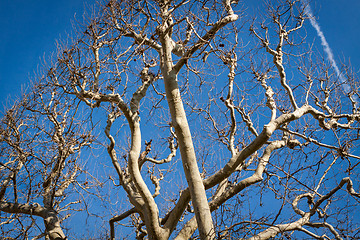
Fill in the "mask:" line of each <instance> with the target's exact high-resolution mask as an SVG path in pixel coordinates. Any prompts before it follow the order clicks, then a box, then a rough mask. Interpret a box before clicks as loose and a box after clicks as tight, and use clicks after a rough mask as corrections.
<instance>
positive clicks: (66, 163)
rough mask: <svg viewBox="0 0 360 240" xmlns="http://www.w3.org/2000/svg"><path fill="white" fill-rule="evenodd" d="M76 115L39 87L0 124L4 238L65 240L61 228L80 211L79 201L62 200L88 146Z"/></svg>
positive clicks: (58, 97)
mask: <svg viewBox="0 0 360 240" xmlns="http://www.w3.org/2000/svg"><path fill="white" fill-rule="evenodd" d="M73 104H74V105H73ZM77 111H79V104H78V103H76V101H73V100H71V99H67V98H66V96H61V93H60V92H58V91H57V90H56V89H50V88H49V87H48V86H46V85H43V84H39V85H36V86H34V89H33V91H32V92H31V93H28V94H27V95H26V96H24V97H23V99H22V100H21V101H18V102H17V103H15V104H14V106H13V107H12V108H11V109H9V110H8V111H7V112H6V114H5V116H4V118H3V120H2V122H1V148H2V151H1V181H2V182H1V183H2V185H1V195H0V198H1V199H0V200H1V201H0V210H1V211H2V214H1V218H2V222H1V227H2V230H3V233H2V235H3V236H13V237H14V239H20V238H22V239H27V238H28V237H34V239H39V238H41V237H44V236H47V237H49V238H50V239H65V234H64V232H63V230H62V228H61V226H60V224H61V222H62V220H63V219H64V218H67V217H69V216H70V214H71V211H70V210H71V209H73V208H78V207H77V206H79V205H80V206H81V204H80V203H81V198H80V197H79V196H78V197H77V198H74V199H73V201H71V202H70V201H69V199H67V198H68V197H69V196H68V192H69V191H68V188H70V186H71V185H73V184H77V185H79V184H80V183H79V182H78V181H77V178H78V176H79V173H80V172H81V170H82V166H81V165H80V164H79V163H78V162H77V160H78V159H79V157H80V155H79V154H80V149H82V148H83V147H84V146H87V145H89V144H90V143H91V141H92V137H91V132H90V131H85V129H86V128H85V125H82V124H83V123H82V122H81V121H82V120H79V119H80V118H77V116H78V113H77ZM82 187H83V186H82ZM39 217H40V218H42V219H43V222H44V225H45V230H41V231H38V230H36V229H37V228H38V229H43V227H41V225H40V224H41V223H39V220H38V219H37V218H39ZM6 229H11V231H9V232H6ZM34 229H35V230H34ZM39 232H40V235H39V234H38V233H39Z"/></svg>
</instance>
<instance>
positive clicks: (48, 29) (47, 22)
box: [0, 0, 95, 109]
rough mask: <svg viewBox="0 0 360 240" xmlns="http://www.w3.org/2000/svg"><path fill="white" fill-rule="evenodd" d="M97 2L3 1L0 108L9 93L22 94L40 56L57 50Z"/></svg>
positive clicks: (0, 15)
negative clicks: (74, 25)
mask: <svg viewBox="0 0 360 240" xmlns="http://www.w3.org/2000/svg"><path fill="white" fill-rule="evenodd" d="M94 2H95V0H88V1H87V0H61V1H49V0H33V1H29V0H0V26H1V33H2V34H1V37H0V102H1V103H0V109H3V105H4V104H5V103H6V100H7V98H8V97H9V96H10V95H11V98H12V99H13V98H16V96H19V94H20V92H21V91H20V89H21V88H22V86H23V87H26V85H27V83H28V82H29V77H33V76H34V73H35V72H36V71H37V69H38V66H41V62H42V61H41V59H42V58H43V57H44V56H50V55H51V53H52V52H54V51H55V50H56V40H59V39H66V36H67V34H68V33H70V32H71V29H72V22H73V21H74V20H75V17H76V19H78V20H79V21H81V20H82V16H83V12H84V9H85V8H88V7H87V6H88V5H89V4H91V3H94ZM75 14H76V15H75Z"/></svg>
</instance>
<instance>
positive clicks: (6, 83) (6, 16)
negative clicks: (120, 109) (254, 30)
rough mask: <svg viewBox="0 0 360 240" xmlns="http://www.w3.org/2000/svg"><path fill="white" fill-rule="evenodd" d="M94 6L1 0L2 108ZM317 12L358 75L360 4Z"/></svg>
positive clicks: (347, 2)
mask: <svg viewBox="0 0 360 240" xmlns="http://www.w3.org/2000/svg"><path fill="white" fill-rule="evenodd" d="M252 1H254V0H252ZM256 1H259V2H260V1H261V0H256ZM94 2H95V0H60V1H49V0H33V1H29V0H0V26H1V34H0V109H3V105H4V104H5V103H6V100H7V98H9V96H10V98H11V99H14V98H16V96H18V95H19V93H20V92H21V88H22V87H26V86H27V83H28V82H29V77H33V76H34V73H35V72H36V71H37V69H38V67H39V66H40V65H41V59H42V58H43V57H44V56H50V55H51V53H52V52H54V51H55V50H56V44H55V42H56V40H57V39H65V38H66V35H67V33H70V32H71V29H72V21H74V19H75V17H76V19H78V20H80V21H81V20H82V15H83V12H84V9H85V8H88V5H89V4H92V3H94ZM245 5H246V1H245ZM312 8H313V12H314V14H315V15H316V16H317V20H318V23H319V24H320V26H321V30H322V31H323V32H324V35H325V37H326V39H327V41H328V43H329V45H330V47H331V49H332V50H333V53H334V55H335V57H336V60H337V61H339V60H348V59H351V62H352V65H353V67H354V68H355V70H359V69H360V44H359V39H360V14H359V9H360V1H359V0H343V1H339V0H315V1H314V2H313V4H312ZM309 33H310V34H314V33H315V32H314V31H309ZM316 41H319V39H316Z"/></svg>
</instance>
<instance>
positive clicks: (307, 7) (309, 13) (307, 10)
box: [302, 1, 358, 102]
mask: <svg viewBox="0 0 360 240" xmlns="http://www.w3.org/2000/svg"><path fill="white" fill-rule="evenodd" d="M302 2H303V5H304V6H305V13H306V15H307V16H308V17H309V19H310V24H311V26H313V27H314V28H315V30H316V33H317V35H318V36H319V38H320V40H321V45H322V46H323V48H324V51H325V53H326V55H327V58H328V60H329V61H330V64H331V66H332V67H333V69H334V70H335V73H336V75H337V76H338V77H339V79H340V82H341V83H342V86H343V89H344V91H345V92H346V93H349V92H350V91H351V89H350V86H349V85H348V84H346V83H345V82H346V78H345V77H344V75H343V74H342V73H341V72H340V69H339V67H338V66H337V64H336V61H335V58H334V54H333V52H332V50H331V48H330V46H329V43H328V42H327V41H326V38H325V35H324V32H323V31H321V28H320V25H319V24H318V22H317V21H316V19H315V18H314V15H313V12H312V10H311V7H310V5H309V4H306V3H305V1H302ZM357 102H358V101H357Z"/></svg>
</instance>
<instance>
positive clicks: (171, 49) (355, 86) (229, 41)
mask: <svg viewBox="0 0 360 240" xmlns="http://www.w3.org/2000/svg"><path fill="white" fill-rule="evenodd" d="M247 4H250V3H247V2H241V1H239V2H238V1H231V0H223V1H216V0H211V1H210V0H209V1H198V0H180V1H175V0H173V1H172V0H156V1H147V0H123V1H116V0H111V1H107V2H104V3H102V4H101V3H99V5H98V6H96V7H95V8H94V9H95V10H94V13H93V14H92V15H89V17H88V18H87V20H86V21H85V22H84V23H83V25H81V26H77V28H76V30H77V34H74V36H73V37H72V39H71V41H70V43H67V44H63V45H61V46H59V49H58V52H57V55H56V57H55V58H54V59H52V61H49V62H48V64H47V65H46V66H44V67H43V72H42V73H41V74H39V75H38V77H37V80H36V81H35V83H34V84H33V87H32V89H31V91H29V92H26V93H24V95H23V97H22V98H21V99H20V100H19V101H17V102H15V103H14V105H13V107H12V108H9V109H8V110H7V111H6V113H5V114H4V116H3V118H2V120H1V125H0V133H1V135H0V142H1V145H0V149H1V154H0V159H1V164H0V169H1V171H0V180H1V186H0V187H1V189H0V218H1V222H0V231H1V234H2V235H3V236H6V237H9V239H12V238H16V239H18V238H22V239H28V238H34V239H39V238H41V237H46V238H48V239H79V238H81V237H84V238H85V237H87V238H90V236H86V233H84V232H82V231H81V229H76V228H72V226H71V224H69V223H70V222H71V219H73V218H75V219H76V217H77V216H81V217H83V218H85V217H86V218H88V217H89V218H91V219H92V218H94V219H97V220H94V222H92V221H89V224H94V225H93V226H92V228H93V229H95V230H94V231H95V232H96V234H97V237H98V238H104V239H108V238H110V239H120V238H121V239H122V238H128V239H134V238H136V239H196V238H197V239H270V238H274V237H276V238H281V239H282V238H289V239H299V238H301V239H306V238H312V239H357V238H359V237H360V236H359V234H360V233H359V227H360V225H359V220H360V219H359V218H358V217H357V216H356V213H357V211H359V198H360V194H359V191H356V189H357V190H358V189H359V167H360V166H359V163H360V161H359V159H360V157H359V156H360V152H359V150H358V146H359V130H360V128H359V120H360V108H359V79H358V76H357V74H356V73H355V72H354V71H352V69H351V66H349V65H345V64H344V65H342V67H341V69H338V68H334V64H333V62H332V61H331V59H330V61H329V59H328V58H327V57H326V56H324V54H323V53H322V51H321V48H320V49H319V48H317V47H316V45H314V44H313V40H314V39H313V37H310V35H309V34H308V30H307V29H308V28H309V27H311V25H310V21H312V20H314V19H313V16H312V14H311V12H310V9H309V6H308V2H306V1H300V0H271V1H266V2H264V3H262V5H261V6H260V4H259V8H258V10H257V11H256V12H254V11H252V10H251V9H253V8H249V7H248V6H247ZM95 221H96V222H97V223H99V222H100V223H101V224H100V225H98V224H95Z"/></svg>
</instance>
